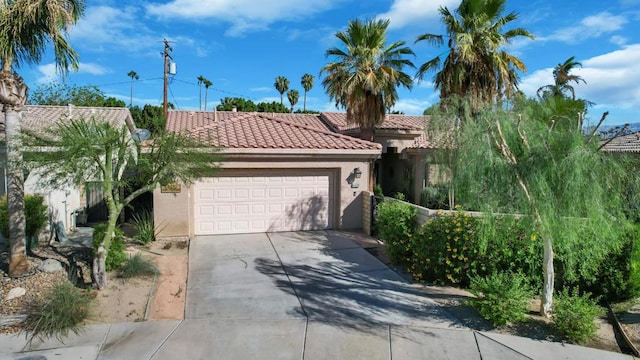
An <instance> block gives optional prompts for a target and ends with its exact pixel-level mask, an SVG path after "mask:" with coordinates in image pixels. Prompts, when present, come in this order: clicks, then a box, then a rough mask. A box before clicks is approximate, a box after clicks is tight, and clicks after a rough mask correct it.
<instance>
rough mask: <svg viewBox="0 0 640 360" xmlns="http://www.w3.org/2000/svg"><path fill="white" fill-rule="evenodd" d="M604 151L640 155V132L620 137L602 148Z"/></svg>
mask: <svg viewBox="0 0 640 360" xmlns="http://www.w3.org/2000/svg"><path fill="white" fill-rule="evenodd" d="M602 150H603V151H611V152H630V153H640V132H636V133H633V134H629V135H624V136H619V137H617V138H615V139H613V140H611V142H610V143H608V144H607V145H605V146H604V147H603V148H602Z"/></svg>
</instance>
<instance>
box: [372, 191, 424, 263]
mask: <svg viewBox="0 0 640 360" xmlns="http://www.w3.org/2000/svg"><path fill="white" fill-rule="evenodd" d="M417 213H418V210H417V209H416V208H415V207H413V206H411V204H407V203H404V202H401V201H384V202H382V203H380V204H378V206H377V215H376V229H377V232H378V234H379V235H380V237H381V238H382V240H383V241H384V243H385V249H386V252H387V256H389V259H390V260H391V261H392V262H394V263H396V264H399V263H404V262H406V261H407V260H408V259H409V254H410V251H409V250H410V249H409V243H410V240H411V237H412V236H413V232H414V229H415V223H416V215H417Z"/></svg>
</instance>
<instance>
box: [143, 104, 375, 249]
mask: <svg viewBox="0 0 640 360" xmlns="http://www.w3.org/2000/svg"><path fill="white" fill-rule="evenodd" d="M166 129H167V131H173V132H179V133H184V134H188V136H189V137H191V138H193V139H194V140H196V141H198V142H199V143H201V145H204V146H208V147H211V150H212V153H214V152H215V153H219V156H215V157H212V160H213V161H212V164H211V165H212V166H211V169H208V170H207V171H206V172H204V177H202V178H198V179H193V182H191V181H188V182H185V183H179V182H178V183H171V184H170V185H171V186H168V185H165V186H158V187H157V188H156V189H155V190H154V192H153V217H154V222H155V223H156V224H158V226H159V227H160V228H161V229H162V231H161V232H160V233H158V234H156V237H158V238H170V239H176V238H179V239H188V238H192V237H193V236H203V235H220V234H240V233H259V232H278V231H298V230H324V229H342V230H351V229H354V230H355V229H361V228H362V222H363V219H364V218H365V215H366V214H364V213H363V204H364V203H363V198H364V196H363V194H362V192H363V191H368V190H370V187H371V186H372V185H371V176H370V174H371V173H370V170H371V167H372V163H373V162H374V161H375V160H376V159H378V158H379V157H380V154H381V152H382V146H381V145H380V144H376V143H373V142H369V141H365V140H361V139H357V138H353V137H351V136H348V135H344V134H338V133H335V132H334V131H333V130H331V129H330V128H329V127H328V125H327V124H326V123H325V122H324V120H322V118H321V116H320V115H318V114H272V113H259V112H255V113H247V112H233V111H216V112H204V111H185V110H172V111H170V112H169V114H168V117H167V123H166ZM214 161H215V162H214ZM367 214H368V213H367ZM367 216H368V215H367Z"/></svg>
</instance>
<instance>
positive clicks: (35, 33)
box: [0, 0, 84, 277]
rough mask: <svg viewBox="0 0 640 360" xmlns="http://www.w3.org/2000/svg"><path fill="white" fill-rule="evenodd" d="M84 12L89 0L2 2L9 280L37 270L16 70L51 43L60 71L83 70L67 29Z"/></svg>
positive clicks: (22, 95) (23, 88) (23, 96)
mask: <svg viewBox="0 0 640 360" xmlns="http://www.w3.org/2000/svg"><path fill="white" fill-rule="evenodd" d="M83 13H84V1H83V0H14V1H0V24H1V25H0V61H1V62H2V70H1V71H0V103H1V104H2V110H3V112H4V121H5V143H6V146H7V160H8V161H7V180H8V186H7V196H8V208H9V209H8V210H9V224H10V225H9V243H10V248H11V259H10V260H9V276H12V277H15V276H22V275H25V274H27V273H29V272H30V271H31V269H30V265H29V261H28V259H27V252H26V238H25V217H24V188H23V183H24V172H23V169H22V167H21V165H20V163H21V159H22V153H21V150H20V144H19V141H18V138H17V135H18V134H19V132H20V127H21V124H20V118H21V117H22V116H21V112H22V110H23V106H24V104H25V103H26V101H27V91H28V87H27V85H26V84H25V83H24V80H23V79H22V77H20V76H19V75H18V74H17V73H15V72H14V71H13V69H14V66H15V67H19V66H20V65H21V64H22V63H29V64H35V63H38V62H39V61H40V60H41V59H42V55H43V54H44V52H45V50H46V49H47V44H48V43H49V42H51V43H52V44H53V52H54V59H55V64H56V69H57V70H58V71H59V72H60V73H61V74H63V75H64V74H66V73H67V71H68V70H69V68H71V69H75V70H77V68H78V54H77V53H76V52H75V51H74V50H73V49H72V48H71V45H70V44H69V43H68V42H67V31H68V29H69V28H70V27H71V26H72V25H73V24H75V23H76V22H77V21H78V19H79V18H80V17H81V16H82V14H83Z"/></svg>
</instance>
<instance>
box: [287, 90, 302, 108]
mask: <svg viewBox="0 0 640 360" xmlns="http://www.w3.org/2000/svg"><path fill="white" fill-rule="evenodd" d="M287 99H289V104H291V112H292V113H293V107H294V106H296V104H297V103H298V99H300V93H299V92H298V90H295V89H292V90H289V91H288V92H287Z"/></svg>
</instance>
